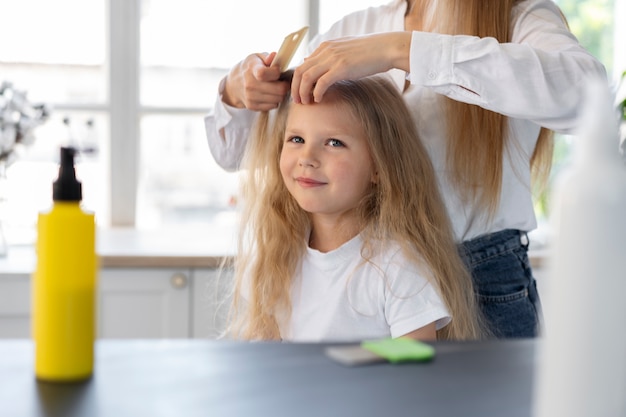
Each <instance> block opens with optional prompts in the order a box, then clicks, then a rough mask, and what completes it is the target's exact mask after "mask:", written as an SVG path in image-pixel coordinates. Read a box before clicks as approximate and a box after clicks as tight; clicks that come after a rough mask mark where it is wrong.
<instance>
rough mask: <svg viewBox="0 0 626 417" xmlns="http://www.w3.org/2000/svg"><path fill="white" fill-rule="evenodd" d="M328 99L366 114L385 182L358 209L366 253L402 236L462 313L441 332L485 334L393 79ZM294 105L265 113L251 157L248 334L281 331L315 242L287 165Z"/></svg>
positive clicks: (334, 92) (236, 303)
mask: <svg viewBox="0 0 626 417" xmlns="http://www.w3.org/2000/svg"><path fill="white" fill-rule="evenodd" d="M324 100H325V101H327V100H329V101H331V100H332V101H334V102H335V103H338V104H340V106H338V108H340V109H342V110H345V111H347V112H350V113H352V115H354V118H355V120H358V121H359V122H361V123H362V127H363V130H364V132H365V136H366V137H367V140H368V145H369V149H370V154H371V157H372V160H373V162H374V166H375V169H376V172H377V180H378V182H377V184H376V185H375V186H373V187H372V188H371V191H370V193H369V194H368V195H366V196H365V197H364V198H363V200H362V204H361V205H360V207H359V208H358V209H357V212H358V214H357V215H358V216H359V220H360V222H361V224H362V226H363V227H362V232H361V236H362V238H363V241H364V246H363V248H362V254H363V256H364V258H365V260H366V261H367V260H368V255H367V254H368V253H375V250H376V248H377V247H379V246H377V245H379V244H381V243H382V245H383V246H384V245H385V242H395V243H398V244H400V245H401V246H402V249H403V252H404V255H405V256H406V257H407V258H408V259H410V260H411V261H412V262H414V263H415V264H416V265H418V266H426V268H421V269H422V270H427V271H431V274H432V275H431V276H428V277H426V278H428V279H430V280H431V282H432V283H433V284H434V285H435V286H436V288H438V289H439V291H440V294H441V296H442V298H443V300H444V302H445V303H446V305H447V307H448V309H449V311H450V313H451V315H452V322H451V323H450V324H449V325H447V326H446V327H444V328H443V329H441V330H439V331H438V338H441V339H458V340H466V339H477V338H480V337H482V336H483V335H484V334H485V333H484V326H483V323H482V320H481V316H480V313H479V310H478V308H477V305H476V300H475V296H474V291H473V286H472V281H471V277H470V274H469V272H468V271H467V269H466V268H465V265H464V264H463V261H462V260H461V258H460V256H459V254H458V249H457V246H456V244H455V241H454V236H453V232H452V227H451V224H450V221H449V219H448V216H447V212H446V208H445V206H444V203H443V200H442V198H441V196H440V193H439V190H438V186H437V179H436V177H435V172H434V169H433V166H432V164H431V162H430V159H429V156H428V154H427V152H426V150H425V148H424V146H423V145H422V143H421V141H420V139H419V137H418V134H417V131H416V128H415V125H414V123H413V121H412V119H411V115H410V113H409V110H408V109H407V107H406V104H405V103H404V100H403V98H402V96H401V95H400V93H399V92H398V91H397V90H396V89H395V87H393V85H392V84H391V83H390V82H389V81H387V80H385V79H383V78H381V77H369V78H363V79H361V80H358V81H341V82H338V83H336V84H334V85H333V86H331V88H330V89H329V90H328V92H327V93H326V94H325V95H324ZM313 105H314V104H313ZM289 106H290V101H289V99H287V100H286V101H284V102H283V103H282V104H281V106H280V107H279V109H278V110H277V111H276V112H272V113H267V112H266V113H262V114H261V115H260V118H259V120H258V124H257V126H256V127H255V132H254V134H253V136H252V137H251V138H250V140H249V142H248V148H247V149H246V154H245V155H246V156H245V159H244V165H243V167H244V169H245V170H246V172H245V179H244V183H243V184H244V185H243V198H244V200H243V204H244V206H243V210H242V217H241V225H242V230H241V233H240V236H239V245H238V254H237V257H236V261H235V279H236V281H235V282H236V288H235V292H234V294H233V297H234V298H233V308H232V313H233V316H232V318H231V319H232V320H231V323H232V327H231V334H232V335H234V336H235V337H240V338H244V339H261V340H276V339H280V332H279V320H282V319H284V318H286V317H289V314H290V309H291V303H290V299H289V294H290V287H291V282H292V277H293V276H294V275H295V273H296V270H297V268H298V267H299V265H300V260H301V258H302V257H303V255H304V253H305V250H306V236H307V233H308V231H309V229H310V221H309V216H308V214H307V213H306V212H305V211H304V210H302V209H301V208H300V207H299V206H298V204H297V203H296V201H295V200H294V199H293V197H292V196H291V195H290V194H289V192H288V191H287V189H286V187H285V185H284V183H283V180H282V177H281V173H280V169H279V159H280V153H281V148H282V144H283V141H284V131H285V122H286V117H287V112H288V109H289ZM249 242H253V243H252V244H250V243H249Z"/></svg>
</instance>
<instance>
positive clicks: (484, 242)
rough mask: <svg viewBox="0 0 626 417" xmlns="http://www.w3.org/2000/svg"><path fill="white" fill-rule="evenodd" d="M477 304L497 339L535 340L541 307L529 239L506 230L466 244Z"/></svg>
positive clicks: (465, 257)
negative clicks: (529, 249) (521, 338)
mask: <svg viewBox="0 0 626 417" xmlns="http://www.w3.org/2000/svg"><path fill="white" fill-rule="evenodd" d="M460 247H461V250H460V251H461V256H462V257H463V260H464V261H465V263H466V265H468V267H469V268H470V271H471V273H472V279H473V281H474V291H475V292H476V294H477V297H478V304H479V306H480V308H481V310H482V312H483V315H484V317H485V319H486V321H487V323H488V325H489V328H490V330H491V332H492V333H493V336H494V337H497V338H519V337H535V336H537V335H538V332H539V323H540V320H541V319H542V317H541V303H540V301H539V294H538V293H537V283H536V281H535V279H534V278H533V275H532V271H531V269H530V262H529V261H528V236H527V235H526V233H525V232H521V231H519V230H510V229H508V230H503V231H500V232H495V233H491V234H488V235H484V236H479V237H477V238H475V239H472V240H468V241H465V242H463V243H462V244H461V245H460Z"/></svg>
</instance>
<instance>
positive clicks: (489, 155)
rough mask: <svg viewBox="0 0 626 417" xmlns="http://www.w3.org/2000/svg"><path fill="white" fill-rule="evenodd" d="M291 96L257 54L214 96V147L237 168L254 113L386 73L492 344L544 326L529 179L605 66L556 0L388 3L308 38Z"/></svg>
mask: <svg viewBox="0 0 626 417" xmlns="http://www.w3.org/2000/svg"><path fill="white" fill-rule="evenodd" d="M309 51H312V52H311V53H310V55H309V56H308V57H307V59H305V61H304V62H303V63H302V64H301V65H300V66H298V67H296V68H295V71H294V74H293V80H292V83H291V86H290V85H289V83H287V82H285V81H279V76H280V74H278V70H277V69H276V68H272V67H269V64H270V63H271V60H272V58H273V56H274V54H270V55H266V54H253V55H250V56H248V57H247V58H246V59H244V60H243V61H242V62H240V63H239V64H237V65H236V66H235V67H233V69H232V70H231V71H230V73H229V74H228V76H227V77H226V78H225V79H224V80H223V82H222V83H221V85H220V97H219V99H218V102H217V103H216V107H215V110H214V113H213V114H211V115H209V116H208V117H207V118H206V120H205V123H206V129H207V136H208V138H209V145H210V148H211V151H212V153H213V156H214V158H215V159H216V161H217V162H218V163H219V164H220V165H222V166H223V167H224V168H225V169H230V170H233V169H237V168H238V166H239V163H240V160H241V156H242V153H243V149H244V147H245V142H246V140H247V137H248V134H249V132H250V126H251V124H252V122H253V120H254V119H255V117H256V116H255V112H257V111H259V110H268V109H271V108H275V107H277V106H278V103H280V101H281V100H282V98H283V97H284V95H285V94H286V93H287V91H288V90H289V89H290V88H291V94H292V96H293V99H294V101H295V102H296V103H300V102H301V103H310V102H312V101H321V100H322V99H323V96H324V93H325V91H326V88H327V87H328V86H330V85H332V84H333V83H334V82H335V81H337V80H340V79H356V78H360V77H363V76H367V75H371V74H376V73H381V72H387V74H388V76H390V77H391V78H392V79H393V80H394V84H395V86H396V88H398V90H399V91H401V92H402V94H403V97H404V99H405V102H406V103H407V105H408V107H409V108H410V109H411V111H412V116H413V119H414V121H415V124H416V126H417V129H418V133H419V135H420V137H421V138H422V140H423V141H424V143H425V146H426V148H427V151H428V153H429V155H430V158H431V160H432V162H433V165H434V167H435V170H436V172H437V175H438V182H439V187H440V189H441V193H442V196H443V199H444V202H445V205H446V208H447V210H448V214H449V217H450V219H451V221H452V224H453V229H454V233H455V237H456V239H457V241H458V242H459V244H460V248H461V252H462V254H463V256H464V258H465V260H466V262H467V264H468V266H469V267H470V269H471V272H472V277H473V279H474V285H475V291H476V292H477V294H478V299H479V303H480V305H481V308H482V310H483V312H484V314H485V316H486V318H487V320H488V321H489V323H490V325H491V330H492V332H493V333H494V334H495V335H497V336H498V337H532V336H536V335H537V334H538V330H539V321H540V317H541V312H540V302H539V296H538V294H537V290H536V283H535V280H534V278H533V276H532V271H531V269H530V265H529V262H528V256H527V249H528V238H527V235H526V233H527V232H529V231H531V230H533V229H534V228H535V227H536V219H535V215H534V211H533V205H532V195H531V189H532V187H531V169H532V173H533V174H537V176H538V177H539V178H541V177H542V176H543V178H545V176H546V175H547V173H548V172H549V168H550V161H551V149H552V148H551V145H552V140H551V135H550V130H554V131H559V132H564V133H567V132H571V131H572V130H574V129H575V128H576V122H577V120H578V112H579V109H580V105H581V100H582V97H581V96H582V86H583V85H584V83H585V82H586V79H587V78H588V77H592V76H595V77H598V76H603V77H606V75H605V70H604V67H603V66H602V65H601V64H600V63H599V62H598V61H597V60H596V59H595V58H594V57H593V56H592V55H591V54H589V53H588V52H587V51H585V50H584V48H582V46H580V44H579V43H578V41H577V40H576V38H575V37H574V36H573V35H572V34H571V32H570V31H569V29H568V27H567V24H566V22H565V20H564V18H563V16H562V14H561V12H560V10H559V9H558V7H557V6H556V5H555V4H554V3H553V2H552V1H551V0H523V1H516V0H445V1H444V0H409V1H405V0H394V1H392V2H391V3H389V4H387V5H384V6H380V7H374V8H369V9H367V10H363V11H359V12H356V13H353V14H350V15H348V16H346V17H344V18H343V19H342V20H340V21H339V22H337V23H336V24H335V25H333V26H332V27H331V29H330V30H329V31H328V32H327V33H325V34H322V35H319V36H318V37H316V38H315V39H313V40H312V42H311V44H310V45H309Z"/></svg>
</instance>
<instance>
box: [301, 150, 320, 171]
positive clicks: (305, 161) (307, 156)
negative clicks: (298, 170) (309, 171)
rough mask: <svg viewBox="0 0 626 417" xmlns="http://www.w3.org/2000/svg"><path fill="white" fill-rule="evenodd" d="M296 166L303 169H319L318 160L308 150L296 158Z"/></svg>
mask: <svg viewBox="0 0 626 417" xmlns="http://www.w3.org/2000/svg"><path fill="white" fill-rule="evenodd" d="M298 165H300V166H301V167H305V168H306V167H310V168H317V167H319V160H318V159H317V157H316V156H315V154H314V152H312V151H311V150H310V149H303V150H302V152H301V153H300V156H299V157H298Z"/></svg>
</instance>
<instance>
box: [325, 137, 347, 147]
mask: <svg viewBox="0 0 626 417" xmlns="http://www.w3.org/2000/svg"><path fill="white" fill-rule="evenodd" d="M327 143H328V145H330V146H332V147H333V148H339V147H341V146H344V144H343V142H342V141H340V140H339V139H328V142H327Z"/></svg>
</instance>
